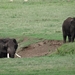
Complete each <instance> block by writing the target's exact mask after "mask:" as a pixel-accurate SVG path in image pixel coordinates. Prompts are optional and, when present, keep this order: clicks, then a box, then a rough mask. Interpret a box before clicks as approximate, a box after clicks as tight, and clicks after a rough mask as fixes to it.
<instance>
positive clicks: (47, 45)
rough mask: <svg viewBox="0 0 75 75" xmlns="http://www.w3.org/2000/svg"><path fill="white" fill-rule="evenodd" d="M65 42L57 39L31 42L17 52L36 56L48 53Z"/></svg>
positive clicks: (25, 55) (24, 55) (23, 55)
mask: <svg viewBox="0 0 75 75" xmlns="http://www.w3.org/2000/svg"><path fill="white" fill-rule="evenodd" d="M62 44H63V42H62V41H56V40H43V41H41V42H38V43H35V44H31V45H29V46H26V47H23V48H22V49H21V50H20V51H18V52H17V53H18V54H19V55H20V56H21V57H34V56H43V55H48V54H50V53H52V52H54V51H56V49H57V48H58V47H59V46H61V45H62Z"/></svg>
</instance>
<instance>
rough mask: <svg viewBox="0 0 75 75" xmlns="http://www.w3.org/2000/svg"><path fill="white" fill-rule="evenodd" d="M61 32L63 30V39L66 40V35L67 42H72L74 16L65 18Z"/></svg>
mask: <svg viewBox="0 0 75 75" xmlns="http://www.w3.org/2000/svg"><path fill="white" fill-rule="evenodd" d="M62 32H63V41H64V43H65V42H66V38H67V36H68V41H69V42H74V38H75V17H74V18H71V17H69V18H67V19H66V20H65V21H64V22H63V25H62Z"/></svg>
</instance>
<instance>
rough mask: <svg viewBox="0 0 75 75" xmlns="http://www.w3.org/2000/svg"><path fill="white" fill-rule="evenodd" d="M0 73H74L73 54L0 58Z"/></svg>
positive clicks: (0, 74)
mask: <svg viewBox="0 0 75 75" xmlns="http://www.w3.org/2000/svg"><path fill="white" fill-rule="evenodd" d="M0 67H1V69H0V75H13V74H14V75H74V74H75V55H68V56H67V57H66V56H63V57H62V56H58V55H54V56H45V57H33V58H21V59H20V58H14V59H0Z"/></svg>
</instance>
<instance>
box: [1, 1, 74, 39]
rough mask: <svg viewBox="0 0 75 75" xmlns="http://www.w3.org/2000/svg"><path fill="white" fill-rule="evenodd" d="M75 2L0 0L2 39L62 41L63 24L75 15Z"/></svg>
mask: <svg viewBox="0 0 75 75" xmlns="http://www.w3.org/2000/svg"><path fill="white" fill-rule="evenodd" d="M74 3H75V1H74V0H70V2H68V1H67V0H61V1H60V0H29V1H28V2H27V3H24V2H23V0H14V2H13V3H11V2H9V0H0V37H21V36H22V37H25V36H30V37H34V38H45V39H56V40H61V39H62V33H61V32H62V31H61V25H62V23H63V21H64V20H65V19H66V18H67V17H69V16H71V17H73V16H74V12H75V9H74Z"/></svg>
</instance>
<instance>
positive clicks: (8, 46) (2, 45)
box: [0, 38, 18, 58]
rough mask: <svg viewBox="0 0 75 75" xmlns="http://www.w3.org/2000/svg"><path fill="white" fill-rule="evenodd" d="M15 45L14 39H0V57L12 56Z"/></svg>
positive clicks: (16, 45)
mask: <svg viewBox="0 0 75 75" xmlns="http://www.w3.org/2000/svg"><path fill="white" fill-rule="evenodd" d="M17 47H18V43H17V41H16V39H9V38H6V39H0V58H4V57H8V58H9V57H10V58H14V56H15V52H16V49H17Z"/></svg>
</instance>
